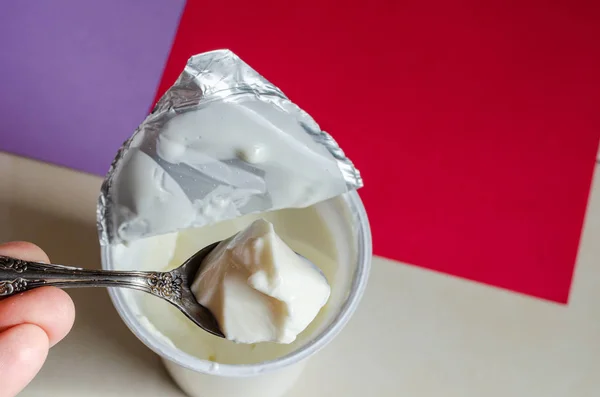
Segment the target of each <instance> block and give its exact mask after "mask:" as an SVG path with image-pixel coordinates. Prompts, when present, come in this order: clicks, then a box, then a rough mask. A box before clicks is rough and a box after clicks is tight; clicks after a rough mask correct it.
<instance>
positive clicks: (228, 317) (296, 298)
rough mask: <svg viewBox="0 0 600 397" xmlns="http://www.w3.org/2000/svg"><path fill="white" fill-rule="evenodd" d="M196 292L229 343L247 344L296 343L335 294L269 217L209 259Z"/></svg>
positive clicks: (223, 244) (195, 285) (198, 277)
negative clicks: (332, 294) (277, 230)
mask: <svg viewBox="0 0 600 397" xmlns="http://www.w3.org/2000/svg"><path fill="white" fill-rule="evenodd" d="M191 289H192V292H193V293H194V295H195V297H196V299H197V300H198V302H199V303H200V304H201V305H203V306H204V307H206V308H208V309H209V310H210V311H211V312H212V313H213V315H214V316H215V317H216V319H217V321H218V323H219V325H220V327H221V331H222V332H223V334H224V335H225V337H226V338H227V339H229V340H232V341H234V342H238V343H248V344H252V343H259V342H277V343H292V342H293V341H294V340H296V336H297V335H298V334H299V333H300V332H302V331H304V329H305V328H306V327H307V326H308V325H309V324H310V323H311V322H312V321H313V320H314V318H315V317H316V316H317V314H318V313H319V310H321V308H322V307H323V306H324V305H325V303H327V300H328V299H329V294H330V287H329V284H328V283H327V279H325V277H324V276H323V274H322V273H321V272H320V271H319V269H318V268H317V267H315V266H314V265H313V264H311V263H310V262H309V261H308V260H306V259H304V258H302V257H301V256H298V254H296V253H295V252H294V251H293V250H292V249H291V248H290V247H289V246H288V245H287V244H286V243H285V242H283V240H282V239H281V238H280V237H279V236H278V235H277V234H276V233H275V229H274V228H273V224H272V223H270V222H268V221H266V220H264V219H258V220H256V221H254V222H253V223H252V224H251V225H250V226H248V227H247V228H246V229H244V230H242V231H240V232H239V233H238V234H236V235H235V236H232V237H230V238H228V239H227V240H224V241H222V242H221V243H220V244H219V245H218V246H217V247H216V248H215V249H214V250H213V251H212V252H211V253H210V254H209V255H208V256H207V257H206V258H205V259H204V262H203V264H202V268H201V270H200V271H199V273H198V274H197V275H196V278H195V281H194V282H193V284H192V286H191Z"/></svg>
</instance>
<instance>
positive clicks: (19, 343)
mask: <svg viewBox="0 0 600 397" xmlns="http://www.w3.org/2000/svg"><path fill="white" fill-rule="evenodd" d="M48 347H49V344H48V336H47V335H46V333H45V332H44V330H43V329H41V328H40V327H38V326H37V325H33V324H21V325H17V326H15V327H12V328H10V329H8V330H6V331H4V332H2V333H0V397H13V396H16V395H17V393H19V392H20V391H21V390H22V389H23V388H24V387H25V386H26V385H27V384H28V383H29V382H30V381H31V380H32V379H33V377H34V376H35V375H36V374H37V373H38V372H39V370H40V368H41V367H42V364H43V363H44V361H45V360H46V356H47V355H48Z"/></svg>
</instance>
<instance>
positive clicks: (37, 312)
mask: <svg viewBox="0 0 600 397" xmlns="http://www.w3.org/2000/svg"><path fill="white" fill-rule="evenodd" d="M0 255H5V256H12V257H15V258H20V259H26V260H31V261H38V262H39V261H44V262H49V260H48V256H47V255H46V254H45V253H44V251H42V250H41V249H40V248H38V247H37V246H35V245H33V244H31V243H23V242H17V243H8V244H2V245H0ZM74 318H75V308H74V306H73V301H72V300H71V298H70V297H69V295H68V294H67V293H66V292H64V291H62V290H60V289H58V288H54V287H43V288H38V289H34V290H31V291H27V292H25V293H22V294H19V295H15V296H11V297H9V298H6V299H4V300H2V301H0V332H2V331H6V330H7V329H9V328H11V327H14V326H16V325H19V324H35V325H37V326H39V327H40V328H41V329H42V330H44V332H46V334H47V336H48V341H49V344H50V346H54V345H55V344H56V343H57V342H59V341H60V340H61V339H62V338H64V337H65V335H66V334H67V333H68V332H69V331H70V330H71V327H72V326H73V321H74Z"/></svg>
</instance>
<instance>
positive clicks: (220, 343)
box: [111, 199, 354, 364]
mask: <svg viewBox="0 0 600 397" xmlns="http://www.w3.org/2000/svg"><path fill="white" fill-rule="evenodd" d="M338 208H339V207H338V200H337V199H334V200H331V201H327V202H323V203H320V204H318V205H315V206H311V207H308V208H302V209H285V210H278V211H272V212H267V213H262V214H256V215H246V216H243V217H240V218H236V219H232V220H229V221H224V222H220V223H218V224H215V225H212V226H207V227H202V228H195V229H188V230H183V231H180V232H177V233H172V234H168V235H161V236H155V237H151V238H144V239H141V240H136V241H135V242H132V243H129V244H126V245H125V244H118V245H116V246H114V247H113V248H111V252H112V253H111V257H112V261H113V263H115V264H116V265H117V266H118V267H117V268H118V269H124V270H125V269H131V270H134V269H139V270H160V271H168V270H172V269H174V268H176V267H178V266H180V265H181V264H182V263H184V262H185V261H186V260H187V259H188V258H189V257H191V256H192V255H194V254H195V253H196V252H197V251H198V250H200V249H202V248H204V247H206V246H208V245H210V244H213V243H215V242H217V241H222V240H225V239H227V238H229V237H231V236H232V235H234V234H236V233H238V232H239V231H241V230H244V229H245V228H246V227H248V226H249V225H250V224H252V222H254V221H256V220H257V219H261V218H264V219H266V220H268V221H269V222H271V223H272V224H273V225H274V228H275V231H276V232H277V235H279V236H280V237H281V239H282V240H283V241H284V242H285V243H286V244H287V245H288V246H289V247H290V248H291V249H292V250H294V251H295V252H297V253H299V254H301V255H302V256H304V257H305V258H307V259H308V260H310V261H311V262H312V263H314V264H315V265H317V266H318V267H319V269H321V271H322V272H323V274H324V275H325V277H326V279H327V281H328V283H329V285H330V288H331V295H330V297H329V300H328V301H327V303H326V304H325V306H323V308H321V310H320V311H319V313H318V314H317V316H316V318H315V319H314V320H313V321H312V322H311V323H310V324H309V325H308V327H306V329H305V330H304V331H302V332H301V333H300V334H299V335H298V336H297V338H296V340H295V341H294V342H292V343H290V344H281V343H273V342H265V343H256V344H240V343H235V342H233V341H230V340H227V339H224V338H220V337H217V336H214V335H211V334H209V333H207V332H206V331H204V330H202V329H200V328H199V327H198V326H197V325H195V324H194V323H192V322H191V321H189V320H188V319H187V317H185V315H184V314H182V313H181V312H180V311H179V310H178V309H177V308H175V307H174V306H172V305H171V304H170V303H168V302H166V301H163V300H161V299H159V298H156V297H154V296H152V295H149V294H145V293H143V292H139V291H134V290H127V289H120V290H118V291H117V292H118V293H119V294H120V295H122V296H123V299H125V300H126V301H127V302H128V305H130V308H131V310H132V315H133V316H135V317H136V318H137V319H138V320H137V321H138V322H139V323H142V324H148V322H149V323H150V324H152V327H145V328H146V330H147V331H148V332H150V333H151V334H153V335H155V336H154V338H155V339H156V340H162V341H164V340H165V339H164V338H166V339H168V340H169V341H170V343H168V345H171V343H172V344H174V345H175V346H176V347H177V349H178V350H181V351H184V352H186V353H187V354H190V355H192V356H195V357H198V358H200V359H204V360H210V361H215V362H218V363H220V364H253V363H258V362H264V361H268V360H274V359H277V358H278V357H282V356H285V355H286V354H289V353H290V352H292V351H295V350H297V349H299V348H300V347H301V346H303V345H305V344H306V343H308V342H309V341H310V340H311V338H312V337H313V336H314V335H316V334H318V333H319V332H321V331H322V330H323V329H324V327H326V326H327V325H328V324H329V323H330V322H331V321H333V319H334V317H335V314H336V312H337V310H339V308H340V306H341V305H342V304H343V302H344V301H345V299H346V297H347V293H348V288H349V283H350V281H351V280H352V274H353V273H352V269H351V268H349V267H348V266H347V265H346V264H347V263H351V261H352V260H354V259H353V257H352V256H351V255H352V254H351V251H349V250H348V248H347V241H349V239H350V238H351V236H352V234H351V233H352V231H351V230H348V227H347V223H346V221H345V218H343V216H342V215H340V213H339V212H338V211H339V209H338ZM337 219H339V221H338V220H337ZM158 334H160V335H158ZM165 345H167V344H165Z"/></svg>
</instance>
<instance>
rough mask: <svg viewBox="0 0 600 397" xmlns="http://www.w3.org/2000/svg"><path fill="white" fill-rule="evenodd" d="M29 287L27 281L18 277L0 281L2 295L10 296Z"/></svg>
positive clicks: (0, 293)
mask: <svg viewBox="0 0 600 397" xmlns="http://www.w3.org/2000/svg"><path fill="white" fill-rule="evenodd" d="M25 289H27V281H26V280H24V279H22V278H18V279H16V280H12V281H0V296H9V295H12V294H14V293H17V292H21V291H25Z"/></svg>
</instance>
